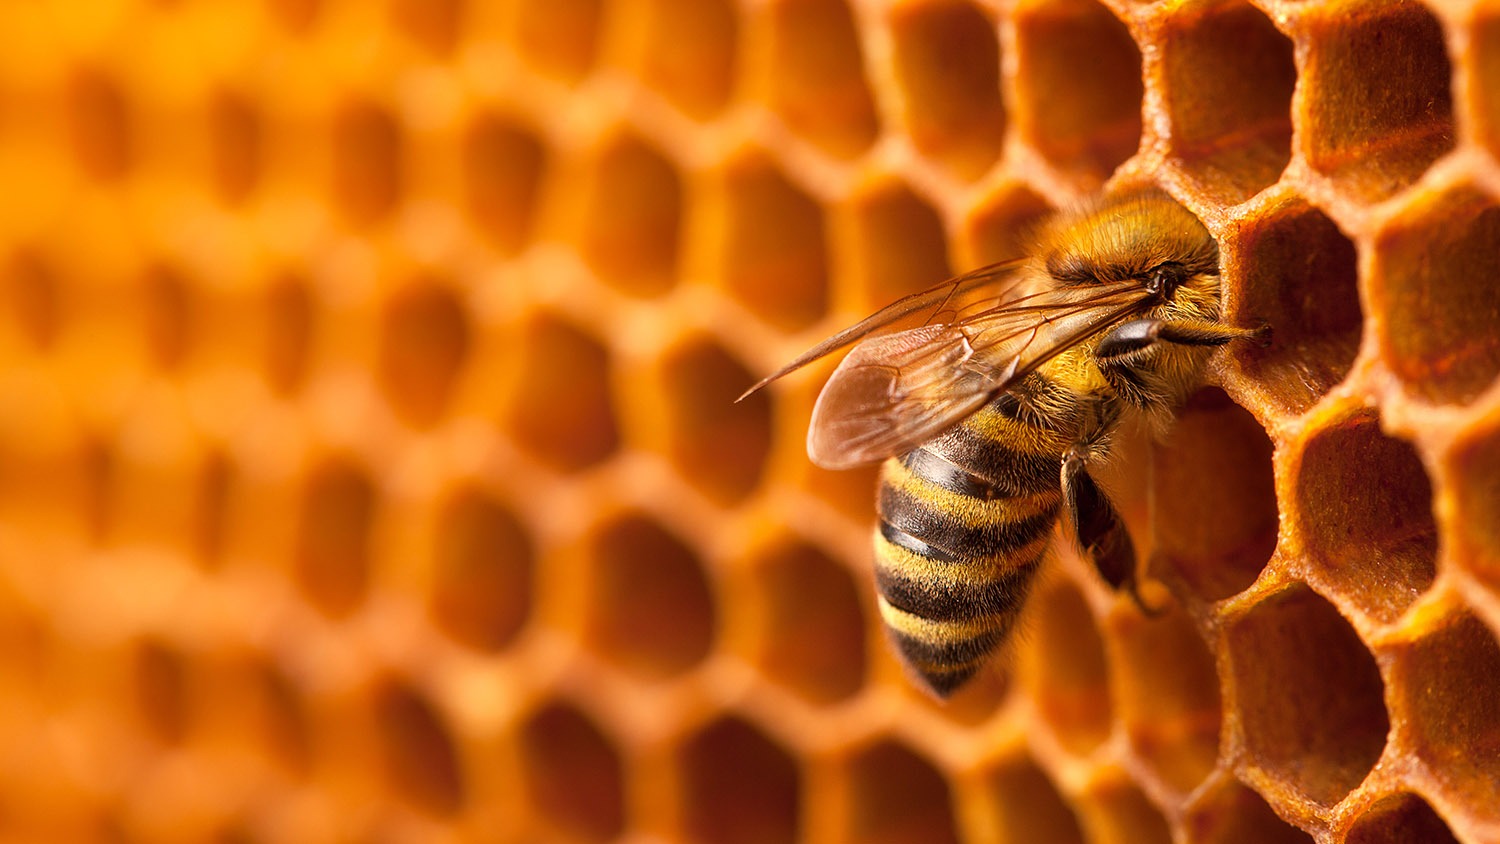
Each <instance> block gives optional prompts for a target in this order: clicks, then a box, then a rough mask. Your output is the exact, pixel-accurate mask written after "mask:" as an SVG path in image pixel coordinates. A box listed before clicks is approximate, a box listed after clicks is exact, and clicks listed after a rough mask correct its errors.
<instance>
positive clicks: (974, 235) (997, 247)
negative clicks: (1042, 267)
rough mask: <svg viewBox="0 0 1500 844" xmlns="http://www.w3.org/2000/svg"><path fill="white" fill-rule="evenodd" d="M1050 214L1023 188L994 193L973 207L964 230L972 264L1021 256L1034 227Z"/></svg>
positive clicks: (1027, 248)
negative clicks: (966, 234) (973, 258)
mask: <svg viewBox="0 0 1500 844" xmlns="http://www.w3.org/2000/svg"><path fill="white" fill-rule="evenodd" d="M1051 211H1052V206H1050V205H1048V204H1047V200H1045V199H1043V198H1042V197H1040V196H1038V195H1037V194H1035V193H1033V192H1032V191H1030V190H1027V189H1026V188H1024V187H1015V188H1011V189H1007V190H1003V191H1000V192H997V193H995V194H993V195H991V196H990V197H988V198H987V199H985V200H983V201H982V202H981V203H980V204H979V205H978V206H976V208H975V210H974V212H973V213H972V214H970V215H969V219H968V221H967V225H966V230H967V232H968V237H969V241H970V242H971V243H972V244H973V246H972V247H971V249H972V251H973V253H974V255H975V256H976V260H975V261H974V263H975V264H988V263H992V262H997V261H1009V260H1012V259H1014V258H1021V257H1025V256H1026V255H1028V254H1030V253H1031V251H1032V250H1031V247H1032V243H1031V241H1032V238H1033V237H1034V235H1035V232H1036V228H1037V225H1038V224H1039V223H1040V222H1041V221H1042V220H1044V219H1045V218H1046V217H1047V215H1048V214H1049V213H1050V212H1051Z"/></svg>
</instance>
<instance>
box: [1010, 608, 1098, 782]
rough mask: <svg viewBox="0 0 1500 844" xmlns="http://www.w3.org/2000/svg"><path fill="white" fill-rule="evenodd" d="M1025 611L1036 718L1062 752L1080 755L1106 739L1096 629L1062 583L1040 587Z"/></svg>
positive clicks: (1029, 670) (1085, 611)
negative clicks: (1050, 731) (1049, 728)
mask: <svg viewBox="0 0 1500 844" xmlns="http://www.w3.org/2000/svg"><path fill="white" fill-rule="evenodd" d="M1030 605H1031V606H1030V607H1029V608H1028V613H1029V615H1030V619H1031V623H1030V624H1029V625H1028V626H1027V629H1028V630H1029V633H1028V634H1027V637H1026V638H1028V639H1031V641H1028V642H1027V643H1026V644H1027V654H1026V656H1027V657H1028V658H1029V659H1028V664H1027V674H1028V676H1030V677H1031V683H1030V685H1031V686H1032V689H1031V694H1032V697H1033V699H1034V700H1035V702H1036V708H1037V713H1038V714H1039V715H1040V716H1041V717H1042V719H1043V720H1045V721H1046V722H1047V723H1048V724H1050V725H1051V726H1052V729H1053V731H1054V732H1055V733H1056V735H1057V739H1058V741H1059V742H1061V743H1062V745H1063V747H1065V748H1066V749H1067V750H1069V751H1070V752H1072V753H1076V754H1078V755H1080V756H1082V755H1086V754H1088V753H1089V752H1090V751H1092V750H1093V749H1094V748H1096V747H1098V746H1099V745H1100V743H1102V742H1103V741H1104V740H1105V739H1106V738H1108V737H1109V730H1110V722H1111V720H1112V717H1113V712H1112V709H1111V699H1110V693H1109V664H1108V662H1106V661H1105V658H1104V644H1103V642H1102V641H1101V640H1100V638H1099V629H1098V628H1097V627H1096V626H1095V625H1094V616H1093V613H1092V612H1090V611H1089V607H1088V604H1087V603H1085V602H1084V600H1083V596H1082V595H1081V594H1079V592H1078V589H1077V588H1076V587H1074V586H1073V585H1072V584H1070V583H1068V582H1067V581H1065V580H1058V581H1057V582H1055V583H1049V584H1045V585H1044V586H1042V587H1041V588H1040V589H1038V591H1037V593H1036V594H1035V596H1034V597H1033V598H1032V599H1031V601H1030Z"/></svg>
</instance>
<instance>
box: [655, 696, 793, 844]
mask: <svg viewBox="0 0 1500 844" xmlns="http://www.w3.org/2000/svg"><path fill="white" fill-rule="evenodd" d="M677 757H678V758H677V764H678V765H679V766H680V768H681V770H682V793H681V797H680V799H681V811H682V816H683V822H684V824H685V827H686V830H687V838H688V840H691V841H702V842H706V843H708V844H760V842H767V844H769V842H776V841H787V842H791V841H797V840H798V831H799V828H800V826H801V815H802V807H801V787H802V786H801V775H800V773H799V771H798V770H797V764H796V761H795V760H794V759H793V757H792V756H791V754H789V753H787V752H786V751H785V750H783V749H782V748H781V747H779V746H778V745H777V744H776V743H775V742H773V741H771V740H770V739H768V738H767V737H766V736H765V735H763V734H762V733H761V732H760V731H759V730H757V729H756V728H755V727H753V726H751V725H750V724H747V723H745V722H744V721H742V720H740V719H738V718H733V717H729V718H721V719H719V720H718V721H716V722H714V723H713V724H710V725H709V726H707V727H705V728H704V729H703V730H701V731H700V732H698V733H697V734H696V735H694V736H693V737H692V738H690V739H689V740H688V741H687V742H686V743H685V744H684V745H683V747H682V748H681V749H680V750H679V751H678V754H677Z"/></svg>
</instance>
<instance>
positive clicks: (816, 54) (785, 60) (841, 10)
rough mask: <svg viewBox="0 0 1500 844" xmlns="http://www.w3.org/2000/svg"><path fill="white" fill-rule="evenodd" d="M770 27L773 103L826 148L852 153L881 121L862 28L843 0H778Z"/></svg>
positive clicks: (770, 16) (798, 130) (794, 128)
mask: <svg viewBox="0 0 1500 844" xmlns="http://www.w3.org/2000/svg"><path fill="white" fill-rule="evenodd" d="M762 14H765V15H766V16H767V17H768V23H769V27H770V39H771V44H770V61H769V70H770V73H771V79H770V89H769V94H770V105H771V108H772V109H774V110H775V112H776V113H777V114H778V115H780V116H781V119H782V120H783V121H785V122H786V124H787V126H788V127H789V128H790V129H791V130H792V131H793V132H795V133H797V134H798V135H801V136H802V137H803V138H805V139H807V140H808V141H811V142H812V143H813V144H815V145H817V146H818V147H819V148H821V149H822V150H823V151H824V152H827V153H829V154H831V155H835V156H838V157H841V158H852V157H854V156H856V155H858V154H860V153H861V152H863V151H864V150H865V149H867V148H868V147H869V146H870V144H872V143H874V141H875V136H876V133H877V132H878V131H879V129H880V126H879V123H878V122H877V119H876V115H875V101H874V98H873V97H872V95H871V94H870V87H869V83H868V82H866V81H865V74H864V56H863V53H862V50H861V48H860V42H859V32H858V31H857V30H856V29H855V25H854V18H853V16H852V15H851V14H850V12H849V7H848V5H846V4H845V2H844V0H778V2H775V3H771V4H769V5H768V6H767V7H766V8H765V10H764V12H762Z"/></svg>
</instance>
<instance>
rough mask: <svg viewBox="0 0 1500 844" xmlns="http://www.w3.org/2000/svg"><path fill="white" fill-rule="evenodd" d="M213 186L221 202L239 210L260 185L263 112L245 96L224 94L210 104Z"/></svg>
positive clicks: (263, 157)
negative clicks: (237, 207)
mask: <svg viewBox="0 0 1500 844" xmlns="http://www.w3.org/2000/svg"><path fill="white" fill-rule="evenodd" d="M208 136H209V154H210V158H209V167H210V182H211V183H212V184H213V187H214V193H215V194H216V195H217V196H218V198H219V201H220V202H222V203H224V204H225V205H230V206H238V205H240V204H242V203H244V202H245V200H247V199H248V198H249V197H250V194H251V193H252V192H253V191H254V190H255V188H256V186H257V185H258V184H259V183H260V179H261V173H262V170H263V169H264V167H265V138H264V127H263V125H262V121H261V115H260V111H259V110H258V109H257V108H256V106H255V104H254V103H252V102H251V101H250V98H249V97H247V96H245V95H244V94H242V93H240V92H237V91H232V90H227V89H226V90H221V91H218V92H217V93H215V94H214V95H213V97H212V98H211V99H210V100H209V102H208Z"/></svg>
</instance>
